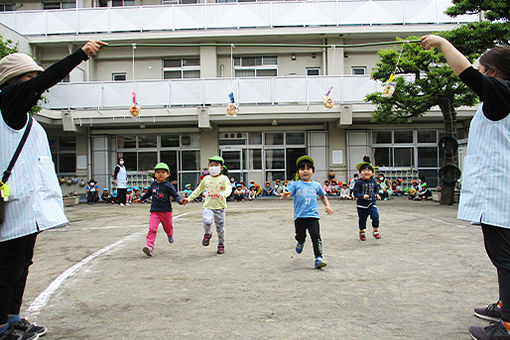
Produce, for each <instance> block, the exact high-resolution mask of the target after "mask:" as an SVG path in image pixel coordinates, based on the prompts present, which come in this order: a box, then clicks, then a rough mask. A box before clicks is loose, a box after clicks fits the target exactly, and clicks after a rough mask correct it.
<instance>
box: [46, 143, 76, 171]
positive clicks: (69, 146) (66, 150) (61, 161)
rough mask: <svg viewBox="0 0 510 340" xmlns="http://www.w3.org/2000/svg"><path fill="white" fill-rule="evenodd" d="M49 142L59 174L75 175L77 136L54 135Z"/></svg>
mask: <svg viewBox="0 0 510 340" xmlns="http://www.w3.org/2000/svg"><path fill="white" fill-rule="evenodd" d="M49 142H50V148H51V154H52V157H53V162H54V163H55V171H56V172H57V174H59V175H74V174H75V173H76V138H75V137H54V138H51V139H50V140H49Z"/></svg>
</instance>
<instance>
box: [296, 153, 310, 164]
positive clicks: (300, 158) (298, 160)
mask: <svg viewBox="0 0 510 340" xmlns="http://www.w3.org/2000/svg"><path fill="white" fill-rule="evenodd" d="M305 160H306V161H310V162H312V165H314V164H313V158H312V157H310V156H308V155H304V156H301V157H299V158H298V159H297V160H296V165H298V164H299V162H301V161H305Z"/></svg>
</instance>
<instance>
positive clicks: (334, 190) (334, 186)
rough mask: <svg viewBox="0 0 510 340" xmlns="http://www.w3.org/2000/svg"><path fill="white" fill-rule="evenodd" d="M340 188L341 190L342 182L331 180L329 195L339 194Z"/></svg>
mask: <svg viewBox="0 0 510 340" xmlns="http://www.w3.org/2000/svg"><path fill="white" fill-rule="evenodd" d="M340 190H342V182H340V183H338V182H337V181H336V180H334V179H332V180H331V196H338V195H340Z"/></svg>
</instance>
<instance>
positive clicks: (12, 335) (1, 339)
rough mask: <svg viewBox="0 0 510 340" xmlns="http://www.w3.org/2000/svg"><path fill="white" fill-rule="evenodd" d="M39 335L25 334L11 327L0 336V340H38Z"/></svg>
mask: <svg viewBox="0 0 510 340" xmlns="http://www.w3.org/2000/svg"><path fill="white" fill-rule="evenodd" d="M37 339H39V335H37V333H32V332H26V333H25V332H23V331H20V330H19V329H16V328H14V327H9V328H8V329H7V330H6V331H5V332H3V333H2V334H0V340H37Z"/></svg>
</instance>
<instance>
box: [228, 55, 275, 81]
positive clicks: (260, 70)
mask: <svg viewBox="0 0 510 340" xmlns="http://www.w3.org/2000/svg"><path fill="white" fill-rule="evenodd" d="M234 74H235V76H236V77H276V76H277V75H278V57H276V56H261V57H235V58H234Z"/></svg>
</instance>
